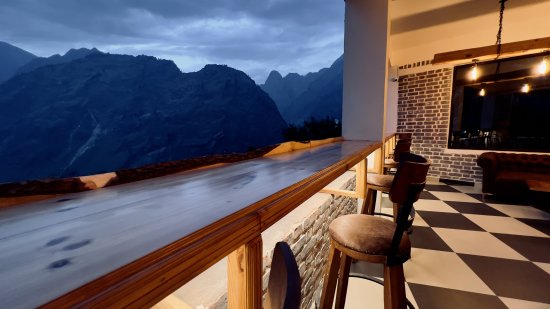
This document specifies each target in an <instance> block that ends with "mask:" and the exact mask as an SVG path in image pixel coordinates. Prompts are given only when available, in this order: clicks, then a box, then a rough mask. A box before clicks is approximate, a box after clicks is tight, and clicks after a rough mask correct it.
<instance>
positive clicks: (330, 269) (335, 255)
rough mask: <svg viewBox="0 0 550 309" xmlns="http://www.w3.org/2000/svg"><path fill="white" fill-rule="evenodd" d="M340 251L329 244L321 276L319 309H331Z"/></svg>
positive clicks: (331, 243) (332, 244)
mask: <svg viewBox="0 0 550 309" xmlns="http://www.w3.org/2000/svg"><path fill="white" fill-rule="evenodd" d="M340 255H341V252H340V250H338V249H336V248H335V247H334V243H333V242H332V240H331V242H330V249H329V253H328V260H327V265H326V267H325V273H324V275H323V278H324V279H323V292H322V293H321V303H320V304H319V307H320V309H331V308H332V303H333V301H334V290H335V288H336V280H337V279H338V268H339V267H340Z"/></svg>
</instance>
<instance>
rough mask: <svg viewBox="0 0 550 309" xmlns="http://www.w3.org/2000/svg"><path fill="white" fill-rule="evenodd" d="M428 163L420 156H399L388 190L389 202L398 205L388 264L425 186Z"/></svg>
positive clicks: (404, 154)
mask: <svg viewBox="0 0 550 309" xmlns="http://www.w3.org/2000/svg"><path fill="white" fill-rule="evenodd" d="M429 168H430V162H429V161H428V160H427V159H425V158H424V157H422V156H419V155H415V154H412V153H410V152H408V153H403V154H401V158H400V161H399V165H398V166H397V172H396V173H395V177H394V179H393V183H392V186H391V189H390V194H389V195H390V200H391V201H392V202H393V203H397V204H399V206H400V207H399V211H398V213H397V219H396V223H397V227H396V229H395V233H394V235H393V240H392V244H391V249H390V255H389V257H388V263H391V260H392V258H394V257H395V256H396V255H397V252H398V249H399V245H400V243H401V238H402V237H403V232H405V230H406V229H407V227H408V220H409V215H410V213H411V210H412V207H413V203H414V202H416V201H417V200H418V198H419V197H420V193H421V192H422V190H424V186H425V185H426V178H427V175H428V169H429Z"/></svg>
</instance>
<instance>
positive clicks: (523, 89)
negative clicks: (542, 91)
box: [521, 84, 531, 93]
mask: <svg viewBox="0 0 550 309" xmlns="http://www.w3.org/2000/svg"><path fill="white" fill-rule="evenodd" d="M529 91H531V86H529V84H523V86H521V92H523V93H529Z"/></svg>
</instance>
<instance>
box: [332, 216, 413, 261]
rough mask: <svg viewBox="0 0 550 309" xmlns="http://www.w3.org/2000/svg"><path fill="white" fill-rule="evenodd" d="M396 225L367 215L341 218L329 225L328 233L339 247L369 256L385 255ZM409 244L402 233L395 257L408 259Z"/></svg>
mask: <svg viewBox="0 0 550 309" xmlns="http://www.w3.org/2000/svg"><path fill="white" fill-rule="evenodd" d="M395 228H396V224H395V223H394V222H392V221H390V220H387V219H383V218H380V217H374V216H369V215H358V214H354V215H346V216H341V217H338V218H336V219H334V221H332V223H331V224H330V225H329V233H330V236H331V237H332V239H333V240H334V241H336V242H337V243H338V244H340V245H341V246H343V247H345V248H348V249H351V250H355V251H358V252H361V253H365V254H370V255H385V256H387V255H388V254H389V251H390V246H391V241H392V238H393V234H394V233H395ZM410 253H411V242H410V240H409V236H408V235H407V233H406V232H404V233H403V238H401V243H400V245H399V250H398V253H397V255H398V256H404V257H408V256H410Z"/></svg>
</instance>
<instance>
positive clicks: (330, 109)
mask: <svg viewBox="0 0 550 309" xmlns="http://www.w3.org/2000/svg"><path fill="white" fill-rule="evenodd" d="M343 64H344V60H343V56H342V57H340V58H338V59H337V60H336V61H335V62H334V63H333V64H332V65H331V66H330V68H324V69H321V70H320V71H318V72H315V73H308V74H306V75H305V76H302V75H299V74H296V73H290V74H288V75H286V76H285V77H282V76H281V74H280V73H279V72H277V71H272V72H271V73H270V74H269V77H268V78H267V80H266V82H265V84H263V85H261V87H262V89H263V90H264V91H265V92H267V93H268V94H269V95H270V96H271V98H272V99H273V100H274V101H275V103H276V104H277V107H278V108H279V110H280V111H281V115H283V118H284V119H285V120H286V121H287V122H288V123H289V124H302V123H303V122H304V121H305V120H308V119H310V118H315V119H325V118H327V117H329V118H332V119H339V120H341V119H342V91H343V69H344V68H343Z"/></svg>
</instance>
